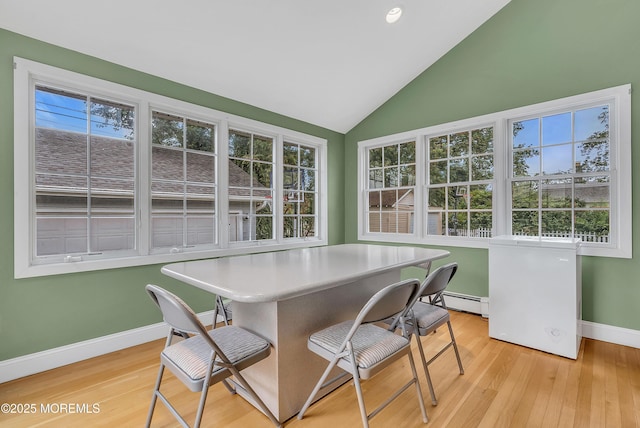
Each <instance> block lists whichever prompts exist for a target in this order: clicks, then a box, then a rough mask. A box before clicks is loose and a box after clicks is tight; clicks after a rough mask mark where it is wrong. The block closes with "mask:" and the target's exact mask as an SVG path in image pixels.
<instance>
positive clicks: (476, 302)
mask: <svg viewBox="0 0 640 428" xmlns="http://www.w3.org/2000/svg"><path fill="white" fill-rule="evenodd" d="M444 294H445V300H446V302H447V307H449V308H450V309H454V310H458V311H464V312H470V313H473V314H478V315H482V316H483V317H485V318H488V317H489V298H488V297H477V296H470V295H466V294H460V293H453V292H450V291H445V293H444ZM582 337H585V338H587V339H593V340H600V341H602V342H610V343H615V344H617V345H623V346H630V347H632V348H640V331H639V330H632V329H629V328H624V327H615V326H612V325H607V324H598V323H594V322H591V321H582Z"/></svg>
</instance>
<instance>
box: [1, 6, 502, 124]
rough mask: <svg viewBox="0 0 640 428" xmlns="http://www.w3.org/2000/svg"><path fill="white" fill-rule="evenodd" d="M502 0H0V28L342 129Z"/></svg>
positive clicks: (461, 36)
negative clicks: (394, 16) (396, 12)
mask: <svg viewBox="0 0 640 428" xmlns="http://www.w3.org/2000/svg"><path fill="white" fill-rule="evenodd" d="M509 1H510V0H447V1H435V0H399V1H395V0H322V1H308V0H185V1H179V2H177V1H169V0H111V1H109V2H104V3H96V2H87V1H86V0H55V1H51V0H20V1H16V0H0V28H4V29H7V30H10V31H14V32H16V33H19V34H23V35H26V36H29V37H33V38H36V39H39V40H43V41H46V42H49V43H52V44H54V45H58V46H62V47H65V48H69V49H72V50H75V51H78V52H82V53H85V54H88V55H92V56H95V57H99V58H102V59H105V60H107V61H111V62H113V63H116V64H120V65H123V66H126V67H130V68H133V69H135V70H139V71H143V72H146V73H150V74H153V75H156V76H160V77H163V78H166V79H170V80H172V81H175V82H179V83H182V84H185V85H189V86H192V87H195V88H198V89H202V90H205V91H207V92H211V93H215V94H217V95H221V96H224V97H228V98H231V99H234V100H236V101H241V102H244V103H247V104H251V105H253V106H256V107H260V108H263V109H266V110H270V111H272V112H275V113H279V114H282V115H286V116H289V117H292V118H295V119H299V120H302V121H305V122H309V123H312V124H314V125H318V126H321V127H324V128H328V129H330V130H334V131H338V132H342V133H346V132H347V131H349V130H350V129H351V128H353V127H354V126H355V125H357V124H358V123H359V122H360V121H361V120H362V119H364V118H365V117H366V116H367V115H369V114H370V113H371V112H373V111H374V110H375V109H376V108H378V107H379V106H380V105H382V104H383V103H384V102H385V101H386V100H388V99H389V98H390V97H391V96H393V95H394V94H395V93H396V92H398V91H399V90H400V89H401V88H402V87H404V86H405V85H406V84H407V83H409V82H410V81H411V80H412V79H414V78H415V77H416V76H418V75H419V74H420V73H421V72H423V71H424V70H425V69H427V68H428V67H429V66H431V65H432V64H433V63H434V62H435V61H437V60H438V59H439V58H440V57H441V56H442V55H444V54H445V53H446V52H448V51H449V50H450V49H452V48H453V47H454V46H455V45H456V44H458V43H459V42H460V41H462V40H463V39H464V38H465V37H466V36H468V35H469V34H470V33H472V32H473V31H474V30H476V29H477V28H478V27H479V26H480V25H482V24H483V23H484V22H485V21H486V20H488V19H489V18H491V16H493V15H494V14H495V13H496V12H497V11H499V10H500V9H501V8H502V7H504V6H505V5H506V4H507V3H508V2H509ZM394 6H402V8H403V14H402V17H401V18H400V20H399V21H398V22H396V23H395V24H388V23H387V22H386V21H385V15H386V12H387V11H388V10H389V9H391V8H392V7H394Z"/></svg>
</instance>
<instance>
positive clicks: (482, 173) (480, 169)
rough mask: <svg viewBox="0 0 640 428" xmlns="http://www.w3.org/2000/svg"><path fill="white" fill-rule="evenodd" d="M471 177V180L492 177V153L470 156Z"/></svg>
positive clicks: (489, 178)
mask: <svg viewBox="0 0 640 428" xmlns="http://www.w3.org/2000/svg"><path fill="white" fill-rule="evenodd" d="M471 179H472V180H473V181H477V180H491V179H493V155H487V156H473V157H472V158H471Z"/></svg>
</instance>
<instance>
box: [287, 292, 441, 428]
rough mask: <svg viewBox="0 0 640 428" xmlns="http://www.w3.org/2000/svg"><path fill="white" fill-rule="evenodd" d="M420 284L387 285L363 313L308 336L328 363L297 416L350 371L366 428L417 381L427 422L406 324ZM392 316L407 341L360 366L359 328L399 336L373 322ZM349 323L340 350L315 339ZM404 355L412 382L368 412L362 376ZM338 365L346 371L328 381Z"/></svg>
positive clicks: (369, 374) (311, 347)
mask: <svg viewBox="0 0 640 428" xmlns="http://www.w3.org/2000/svg"><path fill="white" fill-rule="evenodd" d="M419 287H420V281H418V280H416V279H411V280H405V281H401V282H398V283H395V284H391V285H388V286H386V287H385V288H383V289H382V290H380V291H379V292H377V293H376V294H374V295H373V296H372V297H371V298H370V299H369V301H368V302H367V303H366V304H365V305H364V306H363V308H362V309H361V310H360V313H359V314H358V315H357V317H356V318H355V320H354V321H346V322H343V323H339V324H336V325H334V326H331V327H328V328H327V329H324V330H322V331H320V332H316V333H314V334H312V335H311V336H310V337H309V340H308V342H307V346H308V348H309V349H310V350H311V351H312V352H314V353H316V354H318V355H320V356H321V357H323V358H325V359H326V360H328V361H329V365H328V366H327V368H326V369H325V371H324V373H323V374H322V376H321V377H320V379H319V380H318V383H317V384H316V386H315V387H314V388H313V391H312V392H311V394H310V395H309V398H308V399H307V401H306V402H305V404H304V405H303V407H302V409H301V410H300V412H299V413H298V419H302V418H303V417H304V414H305V412H306V411H307V410H308V408H309V406H311V403H312V402H313V401H314V399H315V397H316V396H317V395H318V392H319V391H320V390H321V389H322V388H324V387H326V386H329V385H331V384H332V383H334V382H336V381H338V380H340V379H342V378H343V377H344V376H347V375H351V376H352V377H353V383H354V386H355V389H356V395H357V398H358V406H359V408H360V415H361V418H362V424H363V426H364V427H365V428H366V427H368V426H369V421H370V420H371V418H373V417H374V416H376V415H377V414H378V413H379V412H380V411H381V410H383V409H384V408H385V407H387V406H388V405H389V404H390V403H391V402H392V401H393V400H395V399H396V398H398V396H400V394H401V393H402V392H404V391H405V390H406V389H407V388H409V387H410V386H412V385H415V388H416V394H417V396H418V402H419V405H420V411H421V412H422V420H423V422H424V423H427V422H428V418H427V412H426V408H425V405H424V399H423V396H422V390H421V389H420V383H419V381H418V375H417V372H416V367H415V363H414V360H413V356H412V354H411V338H410V336H409V334H408V332H407V331H406V328H405V318H406V317H410V316H411V315H410V307H409V305H410V303H412V302H413V301H415V299H417V292H418V290H419ZM389 317H397V319H398V325H399V328H400V329H401V330H402V332H403V334H402V336H401V337H402V338H403V339H405V341H406V343H404V344H403V345H402V347H401V348H400V349H398V350H396V351H394V352H392V353H391V354H388V355H386V356H385V357H384V358H383V359H382V360H380V361H378V362H377V363H375V365H373V366H371V367H361V366H359V362H358V352H359V351H360V352H361V351H362V350H363V349H362V348H363V347H362V345H361V346H359V343H361V342H359V340H360V339H361V338H362V336H360V337H356V335H357V334H358V331H361V332H364V329H365V328H367V329H368V331H370V332H375V333H376V334H380V335H381V336H385V335H387V334H391V335H393V336H395V337H397V338H399V337H400V336H398V335H396V334H395V333H393V331H389V330H388V329H384V328H382V327H379V326H374V325H372V324H373V323H377V322H380V321H383V320H385V319H387V318H389ZM348 323H349V324H351V327H350V328H349V329H348V332H347V333H346V335H345V336H344V339H343V340H342V343H341V344H340V345H339V346H338V347H337V351H332V350H330V349H327V348H326V347H324V346H322V345H319V344H317V343H314V341H313V339H314V337H316V336H315V335H317V334H318V333H322V332H324V331H335V330H329V329H340V327H343V328H346V327H347V324H348ZM363 326H369V327H363ZM361 329H363V330H361ZM364 334H366V333H364ZM385 337H388V336H385ZM354 339H357V340H354ZM394 340H395V339H394ZM365 349H366V347H365ZM405 356H406V357H407V358H408V359H409V364H410V366H411V371H412V375H413V377H412V378H411V380H410V381H409V382H407V383H406V384H405V385H403V386H402V387H401V388H400V389H399V390H397V391H396V392H395V393H394V394H393V395H392V396H391V397H390V398H388V399H387V400H386V401H385V402H383V403H382V404H381V405H379V406H378V407H377V408H376V409H375V410H374V411H373V412H371V413H367V410H366V407H365V403H364V397H363V393H362V387H361V383H360V380H361V379H364V380H366V379H369V378H371V377H372V376H374V375H375V374H377V373H378V372H380V371H381V370H382V369H384V368H386V367H387V366H389V365H390V364H391V363H393V362H395V361H396V360H398V359H400V358H402V357H405ZM336 366H338V367H339V368H341V369H342V370H344V371H345V372H344V373H341V374H339V375H338V376H336V377H334V378H333V379H330V380H329V381H326V380H327V377H328V376H329V374H330V372H331V370H332V369H333V368H334V367H336ZM325 381H326V382H325Z"/></svg>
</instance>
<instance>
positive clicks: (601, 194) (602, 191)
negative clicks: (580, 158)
mask: <svg viewBox="0 0 640 428" xmlns="http://www.w3.org/2000/svg"><path fill="white" fill-rule="evenodd" d="M575 182H576V184H575V200H574V204H575V207H576V208H609V207H611V184H610V182H609V177H608V176H596V177H589V178H577V179H576V180H575Z"/></svg>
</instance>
